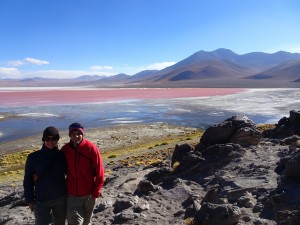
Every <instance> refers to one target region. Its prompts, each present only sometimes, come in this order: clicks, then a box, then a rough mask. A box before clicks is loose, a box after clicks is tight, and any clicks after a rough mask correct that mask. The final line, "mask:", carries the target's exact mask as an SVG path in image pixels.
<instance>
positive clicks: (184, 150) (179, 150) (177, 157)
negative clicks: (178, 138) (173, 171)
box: [171, 144, 194, 166]
mask: <svg viewBox="0 0 300 225" xmlns="http://www.w3.org/2000/svg"><path fill="white" fill-rule="evenodd" d="M193 150H194V148H193V146H191V145H189V144H182V145H176V146H175V150H174V152H173V155H172V161H171V166H173V165H174V163H175V162H179V163H181V161H182V159H183V158H184V157H185V156H186V155H187V154H188V153H189V152H191V151H193Z"/></svg>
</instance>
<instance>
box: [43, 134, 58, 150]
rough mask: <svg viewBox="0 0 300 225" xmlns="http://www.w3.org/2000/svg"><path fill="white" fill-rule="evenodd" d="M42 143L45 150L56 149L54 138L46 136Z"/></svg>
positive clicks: (55, 139) (56, 140)
mask: <svg viewBox="0 0 300 225" xmlns="http://www.w3.org/2000/svg"><path fill="white" fill-rule="evenodd" d="M44 140H45V141H44V143H45V145H46V147H47V148H49V149H54V148H56V147H57V143H58V139H57V138H56V137H54V136H48V137H46V138H45V139H44Z"/></svg>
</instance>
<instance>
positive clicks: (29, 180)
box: [23, 155, 35, 203]
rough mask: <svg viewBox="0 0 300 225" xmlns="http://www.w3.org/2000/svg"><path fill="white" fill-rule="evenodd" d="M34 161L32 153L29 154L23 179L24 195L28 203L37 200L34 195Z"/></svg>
mask: <svg viewBox="0 0 300 225" xmlns="http://www.w3.org/2000/svg"><path fill="white" fill-rule="evenodd" d="M33 164H34V161H33V158H32V155H28V157H27V160H26V164H25V174H24V180H23V187H24V197H25V200H26V202H27V203H32V202H34V200H35V196H34V180H33V175H34V165H33Z"/></svg>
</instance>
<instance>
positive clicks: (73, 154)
mask: <svg viewBox="0 0 300 225" xmlns="http://www.w3.org/2000/svg"><path fill="white" fill-rule="evenodd" d="M62 151H63V152H64V153H65V156H66V159H67V162H68V173H67V189H68V194H69V195H72V196H77V197H78V196H85V195H92V196H93V197H94V198H98V197H99V196H100V192H101V189H102V187H103V184H104V166H103V162H102V157H101V155H100V152H99V149H98V147H97V146H96V145H95V144H94V143H92V142H91V141H89V140H87V139H83V141H82V142H81V143H80V145H79V146H78V147H77V148H75V147H74V146H72V143H71V142H69V143H67V144H65V145H64V146H63V147H62Z"/></svg>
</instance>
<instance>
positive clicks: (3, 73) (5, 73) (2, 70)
mask: <svg viewBox="0 0 300 225" xmlns="http://www.w3.org/2000/svg"><path fill="white" fill-rule="evenodd" d="M20 76H21V73H20V71H19V70H18V69H16V68H8V67H0V78H2V79H5V78H11V79H17V78H20Z"/></svg>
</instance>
